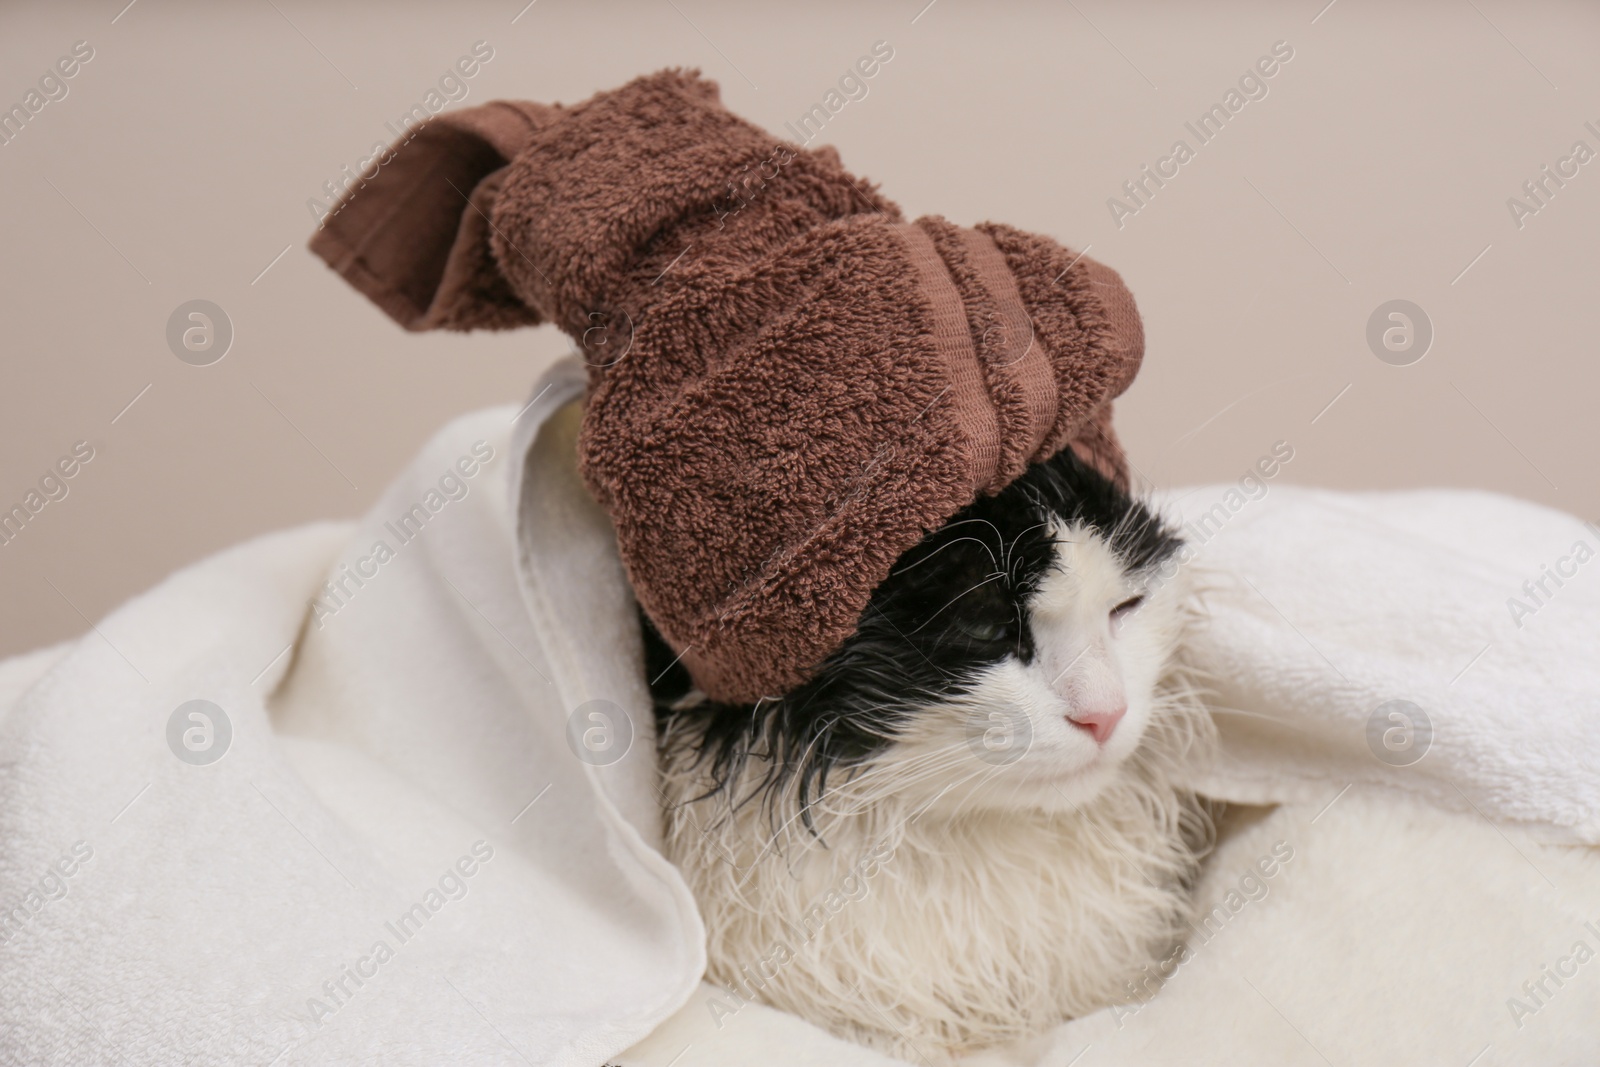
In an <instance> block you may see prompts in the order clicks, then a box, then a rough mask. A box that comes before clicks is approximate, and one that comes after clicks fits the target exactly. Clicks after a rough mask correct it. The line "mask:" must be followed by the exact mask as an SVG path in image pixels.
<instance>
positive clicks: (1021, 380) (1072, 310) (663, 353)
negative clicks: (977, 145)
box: [311, 70, 1144, 701]
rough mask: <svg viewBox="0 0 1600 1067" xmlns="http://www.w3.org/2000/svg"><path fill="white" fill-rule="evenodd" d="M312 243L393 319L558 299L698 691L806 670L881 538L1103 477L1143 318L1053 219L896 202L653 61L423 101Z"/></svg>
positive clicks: (548, 315)
mask: <svg viewBox="0 0 1600 1067" xmlns="http://www.w3.org/2000/svg"><path fill="white" fill-rule="evenodd" d="M311 247H312V249H313V250H314V251H316V252H317V254H319V255H320V256H322V257H323V259H325V260H326V261H327V262H328V264H329V265H330V266H332V267H333V268H334V269H335V270H337V271H338V272H339V273H340V274H342V275H343V276H344V277H345V279H346V280H348V281H349V282H350V283H351V284H352V285H354V286H355V287H356V288H357V289H359V290H361V291H362V292H363V293H365V294H366V295H367V296H368V297H370V298H371V299H372V300H373V301H374V302H376V303H377V304H378V306H379V307H381V308H382V309H383V310H384V311H386V312H387V313H388V314H389V315H391V316H393V317H394V318H395V319H396V320H398V321H399V322H400V323H401V324H402V325H403V326H405V327H406V328H407V329H412V330H425V329H433V328H437V327H444V328H447V329H461V330H466V329H473V328H479V327H487V328H493V329H501V328H506V327H511V326H520V325H529V324H536V323H540V322H553V323H555V324H556V325H557V326H559V327H560V328H561V329H562V330H564V331H566V332H567V333H568V334H570V335H571V336H572V337H573V338H574V340H576V341H577V342H578V344H579V346H580V348H581V349H582V351H583V352H584V354H585V358H586V360H587V361H588V363H589V366H590V371H589V380H590V388H589V397H588V402H587V407H586V410H585V414H584V419H583V428H582V434H581V437H580V441H579V464H580V466H581V469H582V473H583V477H584V479H585V480H586V482H587V484H588V486H589V488H590V490H591V491H592V492H593V493H594V495H595V497H596V498H597V499H598V500H599V501H600V503H601V504H602V505H603V506H604V507H605V509H606V510H607V511H608V512H609V513H610V515H611V519H612V522H613V524H614V525H615V527H616V531H617V541H618V545H619V548H620V550H621V554H622V559H623V562H624V564H625V565H626V567H627V571H628V576H629V579H630V580H631V582H632V584H633V588H634V591H635V593H636V594H637V596H638V598H639V602H640V604H641V605H642V606H643V607H644V609H645V611H646V612H648V614H649V615H650V618H651V619H652V620H653V621H654V622H655V624H656V626H657V628H658V629H659V630H660V631H661V633H662V635H663V636H664V637H665V638H666V640H667V641H668V642H669V643H670V644H671V645H672V646H673V647H674V648H675V649H676V650H678V651H679V652H680V653H682V659H683V662H684V663H685V664H686V665H687V666H688V668H689V670H690V673H691V674H692V675H693V677H694V679H695V682H696V683H697V684H698V685H699V687H700V688H701V689H703V690H704V691H705V692H706V693H707V694H708V695H710V696H711V697H713V698H714V699H718V700H726V701H753V700H755V699H757V698H759V697H762V696H765V695H777V694H779V693H782V692H785V691H787V690H789V689H792V688H793V687H794V686H796V685H797V684H799V683H801V682H803V681H804V680H805V679H806V678H807V676H808V675H809V673H810V672H811V671H812V669H814V668H815V667H816V666H817V665H818V664H820V663H821V662H822V661H823V660H824V659H826V658H827V657H828V656H829V655H830V654H831V653H833V652H834V651H836V650H837V649H838V648H839V647H840V645H841V644H843V642H844V641H845V640H846V639H847V638H848V637H849V636H850V634H851V633H852V632H853V631H854V629H855V625H856V621H857V619H858V618H859V617H860V615H861V613H862V611H863V610H864V609H865V608H866V605H867V602H868V599H869V598H870V596H871V594H872V591H873V589H874V588H876V587H877V585H878V584H879V583H880V582H881V581H882V580H883V579H884V578H885V577H886V576H887V575H888V573H889V569H890V567H891V566H892V565H893V563H894V561H895V560H896V559H897V558H898V557H899V556H900V554H901V553H902V552H904V551H906V550H907V549H908V548H910V547H912V546H913V545H914V544H916V543H917V541H918V540H919V539H921V537H922V536H923V534H924V533H925V532H926V531H929V530H932V529H934V528H936V527H938V526H940V525H941V524H943V523H944V522H945V521H946V520H948V519H949V518H950V517H951V516H952V515H953V514H955V513H956V512H957V511H959V510H960V509H961V508H963V507H965V506H966V505H967V504H968V503H970V502H971V501H972V500H973V499H975V497H976V496H977V495H979V494H984V493H996V492H999V491H1000V490H1001V489H1002V488H1004V487H1005V486H1006V485H1008V484H1009V483H1010V482H1011V481H1012V480H1014V479H1015V478H1016V477H1017V476H1018V475H1019V474H1021V473H1022V471H1023V470H1024V469H1025V468H1026V466H1027V465H1028V464H1029V463H1030V462H1035V461H1038V460H1042V459H1045V458H1047V457H1049V456H1051V455H1053V454H1055V453H1056V452H1057V451H1058V450H1060V449H1062V448H1064V447H1069V446H1070V447H1072V448H1074V449H1075V450H1076V451H1078V452H1079V454H1080V455H1082V456H1084V457H1085V458H1086V459H1088V460H1089V461H1090V462H1093V463H1094V464H1095V465H1096V466H1098V467H1099V468H1100V469H1101V470H1103V471H1104V472H1105V473H1107V474H1109V475H1110V476H1112V477H1113V478H1115V479H1116V480H1118V481H1119V482H1121V481H1125V466H1124V460H1123V457H1122V454H1121V450H1120V449H1119V447H1118V446H1117V443H1116V439H1115V437H1114V436H1113V434H1112V432H1111V403H1110V402H1111V399H1112V398H1113V397H1115V396H1117V395H1119V394H1120V393H1121V392H1122V391H1123V390H1124V389H1125V388H1127V386H1128V383H1129V382H1130V381H1131V380H1132V379H1133V376H1134V373H1135V372H1136V371H1137V370H1138V367H1139V361H1140V358H1141V356H1142V354H1143V348H1144V335H1143V330H1142V328H1141V326H1140V323H1139V316H1138V312H1137V311H1136V310H1135V308H1134V303H1133V297H1132V296H1131V294H1129V292H1128V290H1127V288H1126V287H1125V286H1124V285H1123V284H1122V280H1121V279H1120V278H1119V277H1118V276H1117V274H1116V273H1115V272H1114V271H1112V270H1110V269H1109V268H1107V267H1104V266H1102V265H1100V264H1098V263H1096V262H1095V261H1093V260H1091V259H1089V258H1087V257H1085V256H1082V255H1077V254H1074V253H1073V252H1071V251H1069V250H1068V249H1066V248H1063V247H1061V246H1060V245H1058V244H1056V243H1055V242H1054V241H1052V240H1050V239H1049V238H1047V237H1041V236H1039V235H1037V234H1031V233H1024V232H1022V231H1020V230H1015V229H1012V228H1011V227H1008V226H1002V225H999V224H995V223H987V224H983V225H980V226H978V227H976V228H975V229H965V228H962V227H958V226H954V225H952V224H951V223H949V222H947V221H945V220H944V219H942V218H939V217H937V216H929V217H925V218H921V219H918V220H916V221H915V222H912V223H907V222H905V221H903V220H902V218H901V215H900V210H899V208H897V207H896V206H895V205H894V204H893V203H891V202H890V201H888V200H886V199H884V198H883V197H882V196H880V195H879V194H878V192H877V190H876V189H875V188H874V187H873V186H871V185H870V184H868V183H866V182H863V181H860V180H858V179H856V178H854V177H852V176H851V175H850V174H849V173H847V172H846V171H845V170H844V168H843V166H842V165H841V163H840V160H839V156H838V154H837V153H836V152H835V151H834V150H833V149H831V148H821V149H816V150H807V149H804V148H801V147H798V146H795V145H790V144H785V143H783V142H779V141H776V140H774V139H773V138H772V137H771V136H770V135H768V134H766V133H764V132H763V131H761V130H760V129H758V128H757V127H755V126H753V125H751V124H750V123H748V122H745V121H744V120H742V119H740V118H738V117H737V116H735V115H733V114H732V113H731V112H729V111H727V110H726V109H725V108H724V107H723V106H722V105H721V103H720V101H719V99H718V93H717V87H716V85H715V84H714V83H712V82H709V81H705V80H703V79H701V78H700V77H699V76H698V75H697V74H695V73H685V72H681V71H672V70H669V71H662V72H661V73H658V74H654V75H651V76H648V77H644V78H640V79H638V80H636V81H633V82H631V83H629V84H628V85H625V86H623V87H622V88H620V89H617V90H614V91H611V92H605V93H600V94H599V95H597V96H595V97H593V98H592V99H590V100H588V101H585V102H584V103H582V104H577V105H574V106H572V107H562V106H561V105H541V104H531V103H509V102H496V103H492V104H486V105H484V106H482V107H477V108H470V109H465V110H462V111H456V112H452V113H449V114H447V115H443V116H440V117H439V118H438V119H435V120H433V121H432V122H430V123H428V124H427V125H426V126H424V127H422V128H421V129H420V130H419V131H417V132H415V133H414V134H413V135H412V136H411V137H410V138H409V139H408V141H406V142H405V143H403V144H401V145H398V146H396V147H395V149H394V150H393V152H392V155H391V157H390V158H389V159H388V161H387V162H384V163H383V164H382V166H381V167H380V168H379V169H378V171H377V173H376V174H369V175H368V176H367V177H366V180H365V181H364V182H363V183H362V184H360V185H358V186H356V187H355V188H353V189H352V190H350V192H348V193H347V194H346V196H345V198H344V199H343V200H342V201H341V203H340V204H339V206H338V208H337V209H336V210H335V212H334V213H333V214H331V215H330V216H329V217H328V218H327V219H326V220H325V222H324V225H323V227H322V228H321V229H320V230H319V231H318V233H317V234H316V236H315V237H314V238H313V239H312V242H311Z"/></svg>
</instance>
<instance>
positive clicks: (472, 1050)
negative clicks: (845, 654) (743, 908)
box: [0, 370, 704, 1067]
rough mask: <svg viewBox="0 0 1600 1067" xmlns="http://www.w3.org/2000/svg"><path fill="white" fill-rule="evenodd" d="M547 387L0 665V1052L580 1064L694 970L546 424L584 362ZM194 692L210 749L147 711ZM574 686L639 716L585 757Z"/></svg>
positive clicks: (571, 433)
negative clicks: (621, 738) (342, 504)
mask: <svg viewBox="0 0 1600 1067" xmlns="http://www.w3.org/2000/svg"><path fill="white" fill-rule="evenodd" d="M548 384H551V386H552V387H551V388H550V389H549V390H548V391H547V392H546V393H545V395H544V396H543V397H542V398H541V400H540V402H539V403H538V404H536V405H534V406H533V407H532V408H530V409H529V410H528V411H527V412H526V413H524V414H523V415H522V416H521V421H520V422H519V425H518V430H517V432H518V434H519V436H520V437H521V438H522V440H521V441H520V442H519V444H518V445H516V446H514V445H513V444H512V443H511V441H510V438H511V436H512V434H513V427H512V426H511V417H512V415H513V414H514V412H515V410H516V409H515V408H505V409H496V410H492V411H488V412H484V413H482V414H479V415H475V416H471V417H469V418H467V419H463V420H459V421H457V422H455V423H453V424H451V425H450V426H448V427H446V428H445V429H444V430H443V431H441V432H440V433H439V435H438V436H437V437H436V438H435V439H434V441H433V442H432V443H431V444H429V445H428V446H427V448H426V449H425V450H424V451H423V453H422V454H421V455H420V456H419V457H418V458H417V460H416V462H415V463H414V464H413V466H412V467H411V469H410V470H409V471H407V472H405V473H404V474H403V475H402V476H401V477H400V478H398V479H397V480H396V482H395V483H394V485H393V486H391V487H390V489H389V490H388V491H387V492H386V493H385V495H384V496H383V498H382V499H381V500H380V502H379V503H378V504H377V505H376V507H375V508H374V509H373V511H372V513H371V515H369V516H368V517H367V518H366V519H365V520H363V521H362V522H360V523H359V524H323V525H317V526H311V527H306V528H302V529H298V530H294V531H289V532H285V533H281V534H276V535H272V536H270V537H265V538H262V539H259V540H255V541H251V542H248V543H246V544H243V545H240V546H238V547H236V548H234V549H231V550H229V551H227V552H224V553H222V554H220V555H218V556H215V557H213V558H211V559H208V560H205V561H203V562H201V563H198V564H196V565H194V566H192V567H190V568H188V569H186V570H184V571H181V572H179V573H177V574H175V575H173V576H172V577H171V578H169V579H168V580H167V581H165V582H164V583H162V584H161V585H159V586H157V587H156V588H155V589H153V590H151V591H150V592H148V593H146V594H144V595H142V596H140V597H138V598H135V599H134V600H132V601H130V602H129V603H127V604H125V605H124V606H122V607H121V608H119V609H118V610H116V611H115V612H113V613H112V614H111V615H110V616H108V617H107V618H105V619H103V620H101V621H100V622H99V623H98V624H97V626H98V632H95V631H91V632H89V633H88V634H86V635H85V636H84V637H83V638H81V639H79V640H77V641H74V642H72V643H71V644H70V645H68V646H66V647H65V648H58V649H50V650H45V651H44V652H43V653H38V654H35V655H33V656H30V657H22V658H20V659H17V660H10V661H6V663H5V664H3V665H0V695H3V696H5V697H6V699H5V701H4V704H3V705H0V894H3V895H0V906H3V907H5V908H7V909H11V908H14V907H20V908H21V909H22V910H21V912H20V914H19V913H17V912H14V911H12V912H7V913H6V916H0V986H3V988H4V990H5V993H4V995H3V996H0V1063H3V1064H6V1065H17V1067H24V1065H26V1067H36V1065H41V1064H61V1065H72V1067H77V1065H82V1064H131V1065H138V1067H144V1065H152V1067H154V1065H167V1064H174V1063H188V1064H217V1065H224V1064H226V1065H234V1064H245V1063H254V1064H261V1065H266V1064H269V1063H270V1064H274V1065H275V1067H291V1065H312V1064H315V1065H327V1064H350V1065H356V1064H373V1063H382V1064H393V1065H416V1067H425V1065H426V1067H431V1065H435V1064H441V1063H449V1064H482V1065H491V1064H493V1065H503V1064H507V1063H523V1062H528V1063H537V1064H541V1065H542V1064H563V1065H571V1067H596V1065H598V1064H600V1063H601V1062H602V1061H603V1060H605V1059H606V1058H607V1057H609V1056H611V1055H613V1054H614V1053H616V1052H618V1051H619V1050H621V1049H622V1048H624V1047H626V1046H627V1045H629V1044H632V1043H633V1042H635V1041H637V1040H639V1039H640V1038H641V1037H643V1036H644V1035H645V1034H647V1033H648V1032H650V1030H651V1029H652V1028H653V1027H654V1026H655V1025H656V1024H657V1023H658V1022H659V1021H660V1020H661V1019H662V1018H664V1017H666V1016H667V1015H669V1014H670V1013H671V1012H672V1011H673V1010H674V1009H675V1008H677V1006H678V1005H679V1004H681V1003H682V1002H683V1001H684V999H685V998H686V997H688V996H689V995H690V994H691V993H692V992H693V990H694V989H695V987H696V983H697V981H698V978H699V975H700V972H701V970H702V969H703V967H704V951H703V947H702V946H703V934H702V931H701V928H700V924H699V919H698V917H697V915H696V912H695V907H694V902H693V900H692V898H691V896H690V894H689V893H688V891H687V889H686V888H685V887H684V885H683V883H682V881H681V879H680V878H679V876H678V874H677V872H676V870H675V869H674V868H672V866H671V865H670V864H668V863H667V862H666V860H665V859H663V858H662V856H661V855H660V853H659V851H658V850H657V845H658V842H659V837H660V822H659V808H658V805H657V802H656V800H655V797H654V794H653V791H652V784H653V774H654V759H653V751H652V750H653V744H652V739H651V735H650V717H649V715H648V712H647V711H646V709H647V708H648V697H647V694H646V692H645V688H644V683H643V680H642V669H643V668H642V666H641V664H640V654H639V649H638V637H637V622H636V619H635V617H634V615H633V608H632V601H631V599H630V597H629V595H628V591H627V586H626V582H625V581H624V578H623V575H622V570H621V567H620V566H619V565H618V562H617V558H616V553H615V549H614V548H613V546H612V539H611V536H610V532H609V529H608V525H607V523H606V519H605V516H604V514H603V513H602V512H600V510H599V509H598V508H597V507H596V506H595V504H594V503H593V501H591V500H590V499H589V498H588V496H587V494H586V493H585V492H584V490H583V487H582V484H581V483H580V482H579V480H578V477H577V474H576V471H575V470H574V465H573V449H574V438H575V436H576V430H577V410H576V409H575V408H571V407H567V408H566V415H565V417H560V418H557V419H555V420H554V421H551V422H546V421H545V419H546V416H548V415H549V414H550V413H551V412H553V411H556V410H559V409H561V408H563V407H565V406H566V405H567V404H568V403H569V402H570V401H572V400H573V399H574V398H575V397H576V396H578V395H580V394H581V392H582V389H583V376H582V373H581V370H580V371H579V372H578V373H576V374H571V373H569V374H567V375H566V377H565V378H559V377H558V379H557V380H556V381H555V382H554V383H548ZM540 424H544V432H543V433H542V434H541V435H540V436H539V439H538V440H537V441H535V442H532V447H531V448H529V447H527V446H528V444H529V441H528V438H529V437H530V436H531V429H532V428H533V427H537V426H539V425H540ZM478 442H482V443H483V444H484V445H486V446H487V447H488V448H491V449H492V450H493V457H492V458H491V459H489V460H488V461H487V462H479V457H480V456H481V455H482V453H483V449H481V448H480V449H478V450H477V451H476V452H475V451H474V445H475V444H476V443H478ZM524 451H526V456H527V467H526V484H527V486H528V491H527V493H526V494H524V496H523V498H524V499H525V500H526V502H527V504H526V508H525V510H524V513H523V518H522V524H523V528H524V532H525V533H526V534H527V536H528V537H530V538H533V539H535V540H536V541H537V542H538V544H539V545H540V546H541V550H540V553H539V554H538V555H537V556H536V557H534V558H528V557H525V556H521V555H520V554H519V553H518V552H517V551H516V549H515V546H516V544H517V540H516V536H515V532H514V527H515V525H516V523H517V520H516V514H517V512H516V510H515V509H514V508H513V507H512V506H510V504H509V500H511V499H514V498H515V497H516V494H517V492H518V488H517V487H518V483H519V482H521V481H522V480H523V479H522V478H521V474H522V472H523V469H524V467H523V456H524ZM463 458H465V460H466V462H465V463H463V462H462V461H463ZM463 468H465V469H470V470H472V471H473V474H471V475H466V474H464V473H463ZM462 486H465V487H466V494H465V495H464V496H462V495H461V491H460V487H462ZM414 506H416V507H421V508H422V509H423V511H422V515H423V516H424V519H423V520H422V521H423V525H422V527H421V530H420V532H412V531H414V529H415V526H416V523H417V521H418V519H417V517H416V514H415V512H414V511H413V507H414ZM435 507H437V509H438V510H437V511H435V510H434V508H435ZM407 516H410V518H409V519H407V518H406V517H407ZM397 530H398V531H400V532H401V533H406V534H409V537H410V539H409V540H403V539H402V537H401V536H400V535H399V534H397V533H396V531H397ZM380 541H381V542H384V543H386V544H387V545H388V547H389V549H390V552H389V553H379V552H375V545H376V544H377V543H378V542H380ZM379 556H383V557H385V558H384V560H383V561H382V562H379V561H378V558H377V557H379ZM363 574H365V575H366V577H362V575H363ZM352 575H354V576H355V577H354V578H352V577H351V576H352ZM357 579H359V581H360V582H361V584H359V585H358V584H357ZM325 582H326V583H329V584H330V585H332V586H333V587H334V589H335V590H338V591H340V592H339V595H335V594H334V593H330V592H329V591H328V589H327V588H326V587H325V586H324V584H323V583H325ZM319 623H320V625H319ZM102 635H103V636H102ZM571 638H578V639H577V640H572V639H571ZM124 657H126V658H124ZM16 694H20V695H16ZM14 695H15V699H12V697H13V696H14ZM196 698H202V699H206V700H210V701H213V702H215V703H216V704H217V705H219V706H220V707H222V708H223V709H224V712H225V713H226V715H227V717H228V720H229V721H230V723H231V726H232V739H231V742H230V743H229V747H228V748H227V750H226V753H225V754H224V755H223V756H222V758H221V759H220V760H218V761H217V762H215V763H212V764H210V765H206V766H195V765H191V764H189V763H185V762H182V761H180V760H179V759H178V758H177V757H176V756H175V755H174V752H173V751H172V750H170V749H169V742H168V738H167V730H168V719H169V717H170V716H171V715H172V713H173V711H174V709H176V708H177V707H178V706H179V705H180V704H182V703H184V702H187V701H189V700H193V699H196ZM591 700H603V701H608V702H609V704H608V705H605V704H603V705H599V707H601V708H602V709H604V708H607V707H613V706H614V707H615V709H616V710H615V712H614V713H613V718H617V717H618V716H621V715H623V714H627V715H631V717H632V723H633V725H634V729H635V730H636V733H635V734H634V735H633V737H632V743H631V746H630V747H628V748H627V751H626V755H624V756H623V757H622V758H621V759H620V760H618V761H616V762H611V763H608V764H607V765H603V766H602V765H599V764H598V763H596V762H594V761H592V760H591V761H590V762H583V761H580V760H579V759H578V758H576V756H575V754H574V753H575V751H576V750H575V749H573V748H570V747H569V741H568V738H569V714H570V713H572V712H573V711H574V710H576V709H579V708H580V707H581V706H582V705H583V704H584V703H585V702H588V701H591ZM619 721H620V719H619ZM592 724H593V720H588V719H584V720H582V726H583V727H584V728H589V727H590V726H591V725H592ZM215 736H216V735H214V737H213V740H214V741H215ZM580 736H581V731H580ZM608 758H609V757H608ZM80 842H81V843H82V844H81V846H79V847H78V849H77V851H76V853H75V851H74V846H75V845H78V843H80ZM85 851H87V852H88V853H89V857H88V858H87V859H86V860H82V861H81V862H80V861H79V860H78V859H76V858H75V856H78V855H81V854H82V853H83V852H85ZM486 855H487V858H485V857H486ZM58 862H64V863H65V864H66V865H67V866H68V867H69V868H70V869H71V873H70V874H69V875H68V876H66V877H65V878H60V877H58V876H56V875H54V874H53V873H52V872H55V871H59V870H61V868H60V867H57V866H56V864H57V863H58ZM464 872H465V873H464ZM41 886H42V887H43V888H42V889H41V890H39V892H37V893H35V894H34V895H33V896H32V897H30V896H28V894H29V893H30V892H31V891H34V890H35V889H37V888H38V887H41ZM61 886H64V890H63V889H61V888H60V887H61ZM51 897H54V898H55V899H50V898H51ZM34 904H37V905H38V907H37V908H35V907H34V906H33V905H34ZM419 908H420V909H421V910H420V912H419V911H418V909H419ZM380 944H381V945H382V946H384V948H382V949H381V950H380V949H379V948H378V946H379V945H380Z"/></svg>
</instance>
